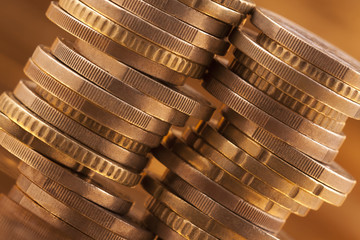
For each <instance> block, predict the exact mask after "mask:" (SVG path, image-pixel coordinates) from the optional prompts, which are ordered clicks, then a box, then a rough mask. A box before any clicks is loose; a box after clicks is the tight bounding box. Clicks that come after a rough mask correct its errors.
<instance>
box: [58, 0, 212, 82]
mask: <svg viewBox="0 0 360 240" xmlns="http://www.w3.org/2000/svg"><path fill="white" fill-rule="evenodd" d="M59 6H60V7H61V8H62V9H63V10H65V11H66V13H67V14H69V15H70V16H72V17H73V18H74V19H77V20H78V21H79V23H83V24H85V25H87V26H89V27H91V28H92V29H96V31H98V32H99V33H100V34H102V35H103V36H106V37H108V38H110V39H111V40H113V41H114V42H116V43H117V44H119V45H121V46H123V47H126V48H128V49H129V50H131V51H133V52H135V53H136V54H139V55H140V56H142V57H145V58H147V59H149V60H151V61H153V62H156V63H160V64H161V65H163V66H165V67H167V68H169V69H171V70H173V71H175V72H178V73H180V74H184V75H186V76H188V77H193V78H200V77H201V75H202V73H203V72H204V71H205V65H203V64H199V63H196V62H193V61H191V60H188V59H186V58H183V57H181V56H178V55H176V54H174V53H172V52H170V51H167V50H166V49H165V48H162V47H160V46H158V45H156V44H153V43H152V42H150V41H148V40H146V39H144V38H142V37H140V36H138V35H137V34H135V33H133V32H131V31H129V30H127V29H126V28H123V27H121V26H120V25H119V24H116V23H115V22H113V21H112V20H110V19H108V18H105V17H104V16H103V15H101V14H99V13H98V12H96V11H94V10H93V9H91V8H89V7H87V6H86V5H85V4H83V3H81V2H80V1H78V0H60V1H59ZM78 8H81V10H80V11H78ZM95 19H96V20H95ZM104 26H105V27H104ZM73 31H74V30H73Z"/></svg>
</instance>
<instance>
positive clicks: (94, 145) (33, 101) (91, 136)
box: [14, 81, 147, 172]
mask: <svg viewBox="0 0 360 240" xmlns="http://www.w3.org/2000/svg"><path fill="white" fill-rule="evenodd" d="M29 83H31V82H25V81H24V82H23V81H20V82H19V84H18V85H17V87H16V88H15V90H14V96H15V97H16V98H17V99H18V100H19V101H21V102H22V104H23V105H24V106H26V107H27V108H28V109H29V110H30V111H32V112H33V113H34V114H36V115H37V116H38V117H40V118H42V119H43V120H44V121H46V122H47V123H48V124H51V125H52V126H53V127H55V128H56V129H58V130H59V131H62V132H63V133H65V134H67V135H68V136H69V137H71V138H73V139H75V140H77V141H79V142H81V143H82V144H84V145H86V146H88V147H89V148H91V149H92V150H94V151H96V152H98V153H99V154H102V155H103V156H105V157H108V158H110V159H111V160H113V161H116V162H117V163H119V164H122V165H124V166H126V167H128V168H131V169H134V170H135V171H136V170H137V171H139V172H140V171H141V170H142V169H143V168H144V167H145V166H146V164H147V159H146V157H145V156H141V155H139V154H135V153H132V152H130V151H128V150H126V149H124V148H121V147H120V146H118V145H115V144H113V143H111V142H110V141H108V140H106V139H105V138H102V137H101V136H99V135H97V134H95V133H93V132H92V131H90V130H88V129H87V128H85V127H83V126H82V125H80V124H78V123H77V122H75V121H73V120H72V119H70V118H68V117H67V116H65V115H64V114H62V113H61V112H59V111H57V110H56V109H54V108H53V107H51V106H50V105H49V104H47V103H46V102H45V101H44V100H42V99H41V98H40V97H38V96H37V95H36V93H34V91H33V90H32V89H33V87H34V86H31V84H29Z"/></svg>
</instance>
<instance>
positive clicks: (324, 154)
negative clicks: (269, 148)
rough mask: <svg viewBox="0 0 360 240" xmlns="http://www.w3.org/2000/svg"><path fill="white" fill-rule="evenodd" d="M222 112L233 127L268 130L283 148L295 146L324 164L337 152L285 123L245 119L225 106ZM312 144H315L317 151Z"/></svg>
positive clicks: (330, 160)
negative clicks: (273, 123)
mask: <svg viewBox="0 0 360 240" xmlns="http://www.w3.org/2000/svg"><path fill="white" fill-rule="evenodd" d="M222 114H223V116H224V118H226V120H227V121H229V122H230V123H231V124H232V125H234V126H235V127H237V128H239V129H242V125H243V126H244V128H245V126H246V129H247V130H246V131H247V132H248V133H250V132H252V133H255V132H257V131H260V130H259V129H264V130H266V131H268V132H269V133H271V134H272V135H274V136H276V137H277V138H278V139H279V142H281V143H283V144H284V146H286V147H284V150H285V149H292V148H295V149H296V150H298V151H299V152H302V153H304V154H306V155H307V156H309V157H311V158H313V159H315V160H318V161H319V162H322V163H325V164H329V163H330V164H331V163H332V162H333V161H334V160H335V157H336V156H337V154H338V150H333V149H330V148H327V147H325V146H324V145H321V144H319V143H317V142H315V141H313V140H310V139H309V138H304V137H303V135H301V134H300V133H299V132H296V131H291V128H287V126H286V125H281V126H279V125H278V126H274V125H272V124H271V121H269V122H268V123H264V122H262V121H261V119H259V118H257V119H256V118H253V119H246V118H245V117H244V116H242V115H239V114H238V113H236V112H235V111H233V110H232V109H230V108H227V107H226V108H224V109H223V110H222ZM263 119H265V118H263ZM263 119H262V120H263ZM313 146H317V150H318V151H317V152H316V149H315V148H314V147H313ZM289 152H291V150H289ZM296 155H297V154H294V155H293V158H296Z"/></svg>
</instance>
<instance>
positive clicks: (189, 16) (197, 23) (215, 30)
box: [144, 0, 231, 38]
mask: <svg viewBox="0 0 360 240" xmlns="http://www.w3.org/2000/svg"><path fill="white" fill-rule="evenodd" d="M144 2H147V3H149V4H151V5H153V6H154V7H156V8H158V9H160V10H162V11H164V12H166V13H168V14H170V15H172V16H174V17H176V18H178V19H179V20H181V21H184V22H186V23H188V24H190V25H192V26H194V27H196V28H198V29H201V30H203V31H205V32H207V33H209V34H211V35H214V36H216V37H221V38H223V37H226V36H227V35H228V34H229V32H230V30H231V26H230V25H228V24H226V23H224V22H221V21H219V20H217V19H215V18H212V17H209V16H207V15H205V14H204V13H201V12H199V11H197V10H195V9H193V8H191V7H189V6H187V5H186V4H183V3H182V2H180V1H178V0H168V1H166V2H165V1H161V2H159V1H157V0H144Z"/></svg>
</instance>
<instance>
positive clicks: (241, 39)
mask: <svg viewBox="0 0 360 240" xmlns="http://www.w3.org/2000/svg"><path fill="white" fill-rule="evenodd" d="M229 40H230V42H231V43H232V44H234V45H235V47H236V48H237V49H238V50H240V51H241V52H243V53H244V54H245V55H247V56H248V57H250V58H252V59H253V60H254V61H256V62H257V63H258V64H260V65H262V66H263V67H265V68H267V69H268V70H269V71H270V72H272V73H273V74H275V75H276V76H278V77H279V78H281V79H283V80H285V81H286V82H287V83H289V84H291V85H292V86H294V87H295V88H297V89H299V90H301V91H304V92H306V93H307V94H308V95H310V96H312V97H314V98H315V99H317V100H318V101H320V102H322V103H324V104H326V105H328V106H330V107H332V108H334V109H335V110H337V111H339V112H341V113H343V114H345V115H347V116H349V117H352V118H355V119H357V118H359V117H360V111H359V110H360V104H357V103H355V102H353V101H351V100H349V99H347V98H344V97H343V96H340V95H338V94H337V93H335V92H333V91H331V90H330V89H328V88H326V87H324V86H323V85H321V84H319V83H318V82H316V81H314V80H312V79H311V78H309V77H308V76H306V75H304V74H302V73H300V72H298V71H297V70H295V69H294V68H292V67H290V66H289V65H287V64H286V63H284V62H283V61H281V60H279V59H278V58H277V57H275V56H273V55H272V54H271V53H269V52H267V51H266V50H265V49H263V48H262V47H261V46H260V45H258V44H257V43H256V42H255V41H254V40H253V39H251V37H250V36H249V35H247V34H246V33H244V32H240V31H238V30H235V31H233V32H232V34H231V35H230V37H229Z"/></svg>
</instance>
